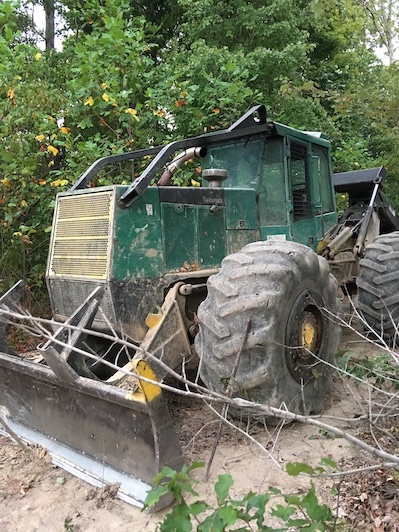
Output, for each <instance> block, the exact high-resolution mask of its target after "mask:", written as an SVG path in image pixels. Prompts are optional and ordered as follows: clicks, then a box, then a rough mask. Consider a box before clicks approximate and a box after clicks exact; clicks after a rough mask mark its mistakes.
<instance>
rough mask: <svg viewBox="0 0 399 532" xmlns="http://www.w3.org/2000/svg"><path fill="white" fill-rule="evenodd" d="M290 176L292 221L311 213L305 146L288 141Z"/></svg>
mask: <svg viewBox="0 0 399 532" xmlns="http://www.w3.org/2000/svg"><path fill="white" fill-rule="evenodd" d="M290 176H291V193H292V206H293V216H294V221H296V220H301V219H302V218H309V217H310V216H311V214H312V208H311V197H310V186H309V160H308V151H307V147H306V146H305V145H303V144H299V143H296V142H291V143H290Z"/></svg>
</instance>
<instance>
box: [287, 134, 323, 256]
mask: <svg viewBox="0 0 399 532" xmlns="http://www.w3.org/2000/svg"><path fill="white" fill-rule="evenodd" d="M288 184H289V191H288V193H289V195H290V219H291V233H292V238H293V240H294V241H295V242H300V243H302V244H305V245H307V246H309V247H311V248H313V249H316V246H317V242H318V240H319V239H320V238H321V237H322V209H321V198H320V186H319V179H318V177H317V161H315V160H314V159H313V158H312V154H311V144H310V143H307V142H302V141H300V140H298V139H293V138H289V139H288Z"/></svg>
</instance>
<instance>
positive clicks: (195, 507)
mask: <svg viewBox="0 0 399 532" xmlns="http://www.w3.org/2000/svg"><path fill="white" fill-rule="evenodd" d="M209 509H210V506H209V505H208V504H206V502H203V501H196V502H194V503H193V504H191V505H190V512H191V515H193V516H197V515H199V514H200V513H202V512H205V510H209Z"/></svg>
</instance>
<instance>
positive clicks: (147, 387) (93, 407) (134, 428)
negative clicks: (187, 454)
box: [0, 298, 183, 511]
mask: <svg viewBox="0 0 399 532" xmlns="http://www.w3.org/2000/svg"><path fill="white" fill-rule="evenodd" d="M1 303H2V298H0V313H1V312H2V311H1V307H2V305H1ZM2 319H4V300H3V318H2ZM1 345H6V341H5V339H4V338H3V344H1ZM46 345H47V344H46ZM45 347H46V346H45ZM47 350H49V351H50V353H51V357H50V359H52V361H53V364H52V366H51V367H50V366H48V365H46V364H45V358H44V360H42V361H41V362H40V361H39V362H37V361H32V360H27V359H23V358H21V357H20V356H17V355H15V354H12V352H11V350H9V351H8V352H1V353H0V427H3V428H4V427H5V428H6V430H7V429H8V431H9V433H10V434H12V433H15V434H16V435H17V436H19V437H20V438H22V439H23V440H25V441H27V442H30V443H34V444H38V445H41V446H43V447H44V448H45V449H47V450H48V452H49V453H50V455H51V457H52V460H53V462H54V463H55V464H56V465H57V466H60V467H62V468H63V469H66V470H67V471H70V472H71V473H72V474H74V475H76V476H78V477H80V478H82V479H84V480H86V481H87V482H89V483H91V484H93V485H96V486H103V485H106V484H115V483H117V484H119V489H118V492H117V496H118V497H119V498H120V499H122V500H124V501H126V502H128V503H131V504H134V505H136V506H139V507H141V506H143V502H144V500H145V498H146V495H147V493H148V491H149V490H150V489H151V487H152V482H153V478H154V476H155V475H156V474H157V473H158V472H159V471H160V470H161V469H162V467H163V466H164V465H168V466H170V467H171V468H173V469H180V468H181V466H182V465H183V458H182V452H181V448H180V444H179V442H178V440H177V436H176V433H175V431H174V427H173V423H172V420H171V418H170V415H169V412H168V409H167V406H166V402H165V399H164V397H163V394H162V390H161V388H160V387H159V386H158V385H157V384H155V383H154V384H150V383H146V382H142V381H140V380H139V381H138V383H139V388H138V390H137V391H133V392H129V391H126V390H122V389H120V388H119V387H117V386H116V385H111V384H109V383H106V382H103V381H100V380H95V379H91V378H88V377H85V376H81V375H78V374H75V377H74V378H70V377H71V375H72V372H74V370H73V369H72V368H71V366H68V365H67V361H66V359H65V357H64V358H63V357H62V356H61V355H62V353H61V354H60V353H58V352H57V350H56V349H54V348H53V347H52V346H51V345H48V346H47ZM4 351H6V349H4ZM41 351H42V352H43V349H41ZM45 351H46V349H44V352H43V355H45V354H46V353H45ZM57 356H58V361H57V364H55V363H54V360H55V359H56V358H57ZM63 366H64V367H69V368H70V370H71V371H64V370H62V369H58V368H62V367H63ZM132 367H133V365H132ZM64 369H65V368H64ZM133 370H134V372H135V373H136V374H138V375H143V376H144V377H147V378H150V379H155V374H154V372H152V370H151V368H150V367H149V365H148V364H147V363H146V362H145V361H144V360H136V361H135V362H134V367H133ZM171 502H172V498H171V497H169V496H166V497H163V498H162V499H161V500H160V501H159V504H158V505H157V506H156V507H154V508H151V511H156V510H159V509H161V508H163V507H166V506H168V505H169V504H170V503H171Z"/></svg>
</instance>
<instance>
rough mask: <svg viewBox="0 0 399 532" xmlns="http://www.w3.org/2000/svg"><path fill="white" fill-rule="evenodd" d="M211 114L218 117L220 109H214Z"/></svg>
mask: <svg viewBox="0 0 399 532" xmlns="http://www.w3.org/2000/svg"><path fill="white" fill-rule="evenodd" d="M212 113H215V115H218V114H219V113H220V109H218V108H217V107H215V109H213V110H212Z"/></svg>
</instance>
